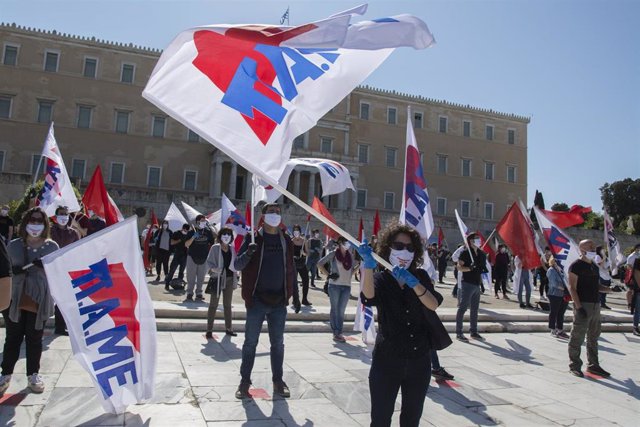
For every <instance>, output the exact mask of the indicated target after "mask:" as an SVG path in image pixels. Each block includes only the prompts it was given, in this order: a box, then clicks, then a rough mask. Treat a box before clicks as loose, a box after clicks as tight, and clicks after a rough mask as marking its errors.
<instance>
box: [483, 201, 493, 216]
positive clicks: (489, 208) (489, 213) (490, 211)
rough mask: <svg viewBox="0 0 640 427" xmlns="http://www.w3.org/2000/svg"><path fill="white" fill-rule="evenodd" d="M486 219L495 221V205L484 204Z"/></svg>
mask: <svg viewBox="0 0 640 427" xmlns="http://www.w3.org/2000/svg"><path fill="white" fill-rule="evenodd" d="M484 219H493V203H485V204H484Z"/></svg>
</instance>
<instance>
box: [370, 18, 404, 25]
mask: <svg viewBox="0 0 640 427" xmlns="http://www.w3.org/2000/svg"><path fill="white" fill-rule="evenodd" d="M373 22H377V23H378V24H382V23H385V22H400V21H398V20H397V19H393V18H378V19H374V20H373Z"/></svg>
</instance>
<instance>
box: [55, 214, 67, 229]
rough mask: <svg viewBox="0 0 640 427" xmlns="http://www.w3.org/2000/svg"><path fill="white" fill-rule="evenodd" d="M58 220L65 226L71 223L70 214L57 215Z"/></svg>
mask: <svg viewBox="0 0 640 427" xmlns="http://www.w3.org/2000/svg"><path fill="white" fill-rule="evenodd" d="M56 222H57V223H58V224H60V225H62V226H63V227H64V226H65V225H67V224H68V223H69V215H56Z"/></svg>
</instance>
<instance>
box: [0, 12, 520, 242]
mask: <svg viewBox="0 0 640 427" xmlns="http://www.w3.org/2000/svg"><path fill="white" fill-rule="evenodd" d="M0 49H1V54H2V58H1V62H0V172H1V173H0V203H4V202H7V201H8V200H10V199H14V198H17V197H19V196H20V195H21V194H22V193H23V192H24V189H25V186H26V185H27V184H28V183H29V182H31V180H32V179H33V176H34V174H37V173H39V172H41V171H37V170H36V169H37V168H38V161H39V155H40V152H41V150H42V143H43V141H44V138H45V136H46V134H47V130H48V127H49V123H50V122H51V121H54V122H55V132H56V139H57V141H58V144H59V146H60V149H61V151H62V154H63V157H64V160H65V163H66V167H67V170H68V172H69V173H70V174H71V176H72V177H73V178H74V180H75V181H76V183H77V185H79V186H80V188H81V189H83V188H84V186H86V184H87V183H88V181H89V179H90V177H91V174H92V173H93V170H94V169H95V167H96V166H97V165H100V166H101V168H102V171H103V175H104V179H105V183H106V185H107V188H108V189H109V192H110V193H111V195H112V197H113V198H114V200H115V201H116V203H117V204H118V205H119V207H120V208H121V210H122V211H123V212H124V213H126V214H131V213H132V212H133V211H134V210H135V209H137V208H140V207H143V208H146V209H148V208H154V209H155V211H156V212H158V213H159V214H160V215H162V214H163V213H164V212H166V209H167V208H168V206H169V204H170V203H171V202H172V201H174V202H179V201H181V200H184V201H185V202H187V203H189V204H190V205H192V206H194V207H196V208H197V209H200V210H202V211H206V212H209V211H212V210H215V209H218V208H219V206H220V197H221V195H222V193H225V194H226V195H227V196H228V197H229V198H230V199H231V200H233V201H234V202H236V203H238V204H239V206H240V207H241V209H244V203H245V202H246V200H247V199H248V198H249V193H250V190H251V176H250V174H249V173H248V172H247V171H246V170H244V169H243V168H242V167H240V166H238V165H237V164H236V163H235V162H233V161H232V160H231V159H230V158H229V157H228V156H226V155H225V154H224V153H223V152H221V151H220V150H217V149H216V148H215V147H213V146H212V145H210V144H209V143H207V142H206V141H204V140H203V139H202V138H201V137H200V136H199V135H197V134H196V133H195V132H193V131H191V130H189V129H187V128H185V127H184V126H183V125H181V124H180V123H178V122H177V121H175V120H173V119H172V118H170V117H168V116H167V115H166V114H165V113H163V112H162V111H160V110H159V109H157V108H156V107H155V106H154V105H152V104H150V103H149V102H147V101H146V100H144V99H143V98H142V96H141V92H142V90H143V88H144V86H145V84H146V82H147V80H148V78H149V75H150V73H151V71H152V69H153V67H154V65H155V63H156V61H157V60H158V58H159V56H160V53H161V52H160V51H159V50H156V49H150V48H144V47H138V46H134V45H132V44H128V45H125V44H119V43H113V42H109V41H104V40H97V39H95V38H93V37H92V38H87V37H79V36H75V35H69V34H61V33H58V32H56V31H42V30H38V29H31V28H24V27H20V26H17V25H15V24H10V25H6V24H2V25H0ZM408 107H410V108H411V113H410V114H411V117H410V118H409V120H410V121H411V123H412V124H413V127H414V129H415V134H416V139H417V141H418V145H419V148H420V151H421V153H422V156H423V165H424V172H425V178H426V180H427V183H428V191H429V195H430V198H431V206H432V210H433V214H434V218H435V220H436V223H437V224H438V225H440V226H442V227H443V228H444V229H445V232H447V230H454V229H455V217H454V209H458V211H459V212H460V213H461V215H462V217H463V218H465V221H466V222H467V224H468V225H469V226H470V227H475V228H477V229H479V230H482V231H485V232H489V231H491V229H493V227H494V226H495V224H496V223H497V221H499V220H500V218H501V217H502V215H503V214H504V213H505V211H506V209H507V207H508V206H509V205H510V204H511V203H512V202H513V201H516V200H518V199H522V200H523V201H524V202H526V194H527V125H528V123H529V118H528V117H523V116H518V115H515V114H507V113H501V112H496V111H493V110H486V109H482V108H475V107H472V106H469V105H458V104H453V103H450V102H446V101H439V100H433V99H428V98H424V97H421V96H416V95H410V94H401V93H396V92H395V91H386V90H380V89H376V88H370V87H366V86H364V87H359V88H357V89H356V90H354V91H353V92H352V93H351V94H350V95H349V96H347V97H346V98H345V99H344V100H342V101H341V102H340V103H339V104H338V105H336V106H335V107H334V108H333V109H332V110H331V111H330V112H329V113H327V114H326V115H325V116H324V117H323V118H322V119H321V120H320V121H319V122H318V124H317V125H316V126H315V127H314V128H313V129H311V130H310V131H309V132H307V133H305V134H304V135H301V136H299V137H298V138H297V139H296V140H295V141H294V147H293V152H292V156H294V157H321V158H329V159H333V160H336V161H338V162H340V163H342V164H343V165H345V166H346V167H347V168H348V169H349V170H350V172H351V176H352V180H353V183H354V186H355V187H356V189H357V191H356V192H351V191H349V192H346V193H343V194H340V195H334V196H331V197H325V198H324V202H325V204H326V205H327V206H328V207H329V208H330V210H331V211H332V213H333V214H334V216H335V217H336V219H337V220H338V222H339V223H340V224H341V225H342V226H344V227H345V228H346V229H347V230H349V231H355V230H356V229H357V224H358V222H359V220H360V218H361V217H362V218H363V219H364V221H365V227H366V228H367V229H370V227H371V223H372V220H373V215H374V212H375V210H376V209H378V210H379V211H380V214H381V216H382V218H383V221H384V220H387V219H391V218H393V217H396V216H397V215H398V212H399V210H400V204H401V200H400V199H401V197H402V182H403V173H404V154H403V153H404V147H405V132H406V125H407V119H408V118H407V114H408ZM288 189H289V190H290V191H292V192H293V193H294V194H296V195H298V196H299V197H300V198H301V199H303V200H306V201H307V202H309V203H310V202H311V200H312V199H313V196H314V195H318V196H319V195H320V194H321V191H322V189H321V185H320V179H319V177H318V176H317V175H316V174H315V173H314V171H313V170H304V169H299V170H296V171H295V172H294V173H293V174H292V176H291V179H290V181H289V184H288ZM283 202H284V204H285V209H284V216H285V220H286V221H287V222H288V223H294V222H302V221H304V217H306V214H305V213H304V212H303V211H302V210H301V209H300V208H298V207H297V206H295V205H293V204H291V203H289V202H288V201H287V200H283ZM314 225H318V224H317V223H316V224H314ZM451 240H452V241H456V238H455V237H454V236H452V239H451Z"/></svg>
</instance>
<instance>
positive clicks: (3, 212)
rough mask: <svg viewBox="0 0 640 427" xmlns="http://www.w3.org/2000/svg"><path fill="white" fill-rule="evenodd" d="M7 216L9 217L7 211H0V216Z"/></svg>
mask: <svg viewBox="0 0 640 427" xmlns="http://www.w3.org/2000/svg"><path fill="white" fill-rule="evenodd" d="M7 215H9V211H8V210H6V209H2V210H0V216H7Z"/></svg>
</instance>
